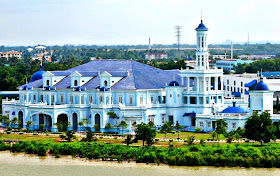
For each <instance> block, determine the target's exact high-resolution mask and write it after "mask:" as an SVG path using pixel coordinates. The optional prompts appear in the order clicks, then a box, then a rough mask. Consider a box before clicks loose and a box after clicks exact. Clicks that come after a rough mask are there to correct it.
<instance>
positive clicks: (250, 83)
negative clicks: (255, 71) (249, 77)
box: [245, 79, 258, 87]
mask: <svg viewBox="0 0 280 176" xmlns="http://www.w3.org/2000/svg"><path fill="white" fill-rule="evenodd" d="M257 83H258V81H257V80H256V79H254V80H253V81H251V82H249V83H247V84H245V87H251V86H253V85H255V84H257Z"/></svg>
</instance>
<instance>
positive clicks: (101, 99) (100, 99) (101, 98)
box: [99, 96, 103, 104]
mask: <svg viewBox="0 0 280 176" xmlns="http://www.w3.org/2000/svg"><path fill="white" fill-rule="evenodd" d="M102 102H103V97H102V96H100V97H99V104H102Z"/></svg>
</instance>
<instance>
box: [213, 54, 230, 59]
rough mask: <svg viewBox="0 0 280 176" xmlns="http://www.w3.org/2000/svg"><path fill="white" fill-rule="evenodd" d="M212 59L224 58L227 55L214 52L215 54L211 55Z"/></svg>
mask: <svg viewBox="0 0 280 176" xmlns="http://www.w3.org/2000/svg"><path fill="white" fill-rule="evenodd" d="M212 57H213V59H215V60H216V59H218V60H219V59H226V58H227V57H228V55H225V54H215V55H212Z"/></svg>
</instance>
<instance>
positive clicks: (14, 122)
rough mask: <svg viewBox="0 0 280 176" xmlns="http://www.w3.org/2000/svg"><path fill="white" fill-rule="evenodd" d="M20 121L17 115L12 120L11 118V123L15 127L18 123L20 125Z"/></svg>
mask: <svg viewBox="0 0 280 176" xmlns="http://www.w3.org/2000/svg"><path fill="white" fill-rule="evenodd" d="M19 123H20V121H19V119H18V118H17V117H14V118H13V119H12V120H11V125H12V126H13V127H14V128H15V127H16V125H19Z"/></svg>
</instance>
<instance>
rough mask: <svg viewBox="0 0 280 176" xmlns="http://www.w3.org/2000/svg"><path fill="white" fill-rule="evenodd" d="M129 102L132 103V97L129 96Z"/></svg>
mask: <svg viewBox="0 0 280 176" xmlns="http://www.w3.org/2000/svg"><path fill="white" fill-rule="evenodd" d="M129 104H131V105H132V104H133V101H132V97H129Z"/></svg>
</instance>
